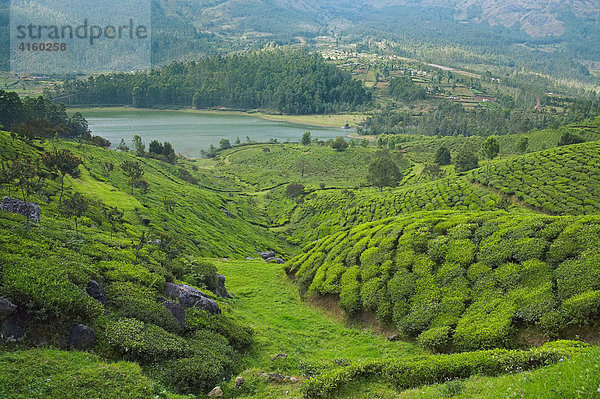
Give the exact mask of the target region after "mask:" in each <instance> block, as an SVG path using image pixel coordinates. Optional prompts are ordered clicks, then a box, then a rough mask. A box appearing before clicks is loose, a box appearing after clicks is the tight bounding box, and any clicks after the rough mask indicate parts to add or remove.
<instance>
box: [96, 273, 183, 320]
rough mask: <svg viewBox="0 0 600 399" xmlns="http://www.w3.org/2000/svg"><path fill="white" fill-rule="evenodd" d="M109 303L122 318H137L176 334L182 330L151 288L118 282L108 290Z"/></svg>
mask: <svg viewBox="0 0 600 399" xmlns="http://www.w3.org/2000/svg"><path fill="white" fill-rule="evenodd" d="M107 296H108V303H109V305H111V306H112V307H113V308H114V309H115V311H116V313H117V314H118V315H119V316H121V317H130V318H135V319H138V320H141V321H144V322H148V323H152V324H156V325H157V326H160V327H162V328H164V329H165V330H168V331H172V332H176V331H179V330H180V329H181V326H180V325H179V323H178V322H177V320H176V319H175V318H174V317H173V315H172V314H171V312H169V311H168V310H167V309H166V308H165V307H164V306H163V305H162V304H161V303H159V302H157V300H156V297H155V293H154V291H152V290H151V289H149V288H146V287H142V286H140V285H137V284H134V283H130V282H116V283H113V284H111V286H110V287H109V288H108V290H107Z"/></svg>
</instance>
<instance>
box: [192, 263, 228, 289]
mask: <svg viewBox="0 0 600 399" xmlns="http://www.w3.org/2000/svg"><path fill="white" fill-rule="evenodd" d="M183 281H185V282H187V283H188V284H191V285H193V286H196V287H201V288H206V289H207V290H209V291H213V292H214V291H215V290H216V289H217V287H218V285H219V279H218V278H217V267H216V266H215V265H214V264H212V263H210V262H208V261H205V260H202V261H196V262H191V263H190V264H189V265H188V266H187V271H186V274H185V275H184V276H183Z"/></svg>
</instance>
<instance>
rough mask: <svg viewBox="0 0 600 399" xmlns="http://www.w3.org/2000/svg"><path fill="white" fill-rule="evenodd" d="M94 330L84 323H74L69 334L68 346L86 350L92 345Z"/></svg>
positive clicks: (94, 338) (94, 335)
mask: <svg viewBox="0 0 600 399" xmlns="http://www.w3.org/2000/svg"><path fill="white" fill-rule="evenodd" d="M95 343H96V331H94V330H93V329H92V328H90V327H88V326H86V325H85V324H75V325H74V326H73V327H72V328H71V333H70V334H69V347H71V348H73V349H77V350H86V349H91V348H93V347H94V344H95Z"/></svg>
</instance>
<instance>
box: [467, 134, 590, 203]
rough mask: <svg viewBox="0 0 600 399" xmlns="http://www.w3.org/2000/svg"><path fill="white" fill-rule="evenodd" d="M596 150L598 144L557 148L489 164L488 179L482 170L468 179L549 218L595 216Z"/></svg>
mask: <svg viewBox="0 0 600 399" xmlns="http://www.w3.org/2000/svg"><path fill="white" fill-rule="evenodd" d="M599 150H600V142H598V141H594V142H590V143H585V144H578V145H571V146H566V147H558V148H554V149H551V150H546V151H542V152H536V153H533V154H528V155H526V156H523V157H519V158H515V159H512V160H508V161H504V162H496V163H493V164H492V166H491V167H490V175H489V179H488V178H486V173H485V170H483V169H479V170H476V171H474V172H472V174H471V175H470V178H471V179H472V180H473V181H476V182H479V183H481V184H486V185H489V186H491V187H493V188H495V189H497V190H499V191H501V192H502V193H504V194H507V195H514V196H515V197H517V198H518V199H519V200H522V201H523V202H525V203H526V204H528V205H529V206H531V207H534V208H537V209H542V210H544V211H546V212H549V213H552V214H568V215H586V214H597V213H599V212H600V204H599V203H598V198H599V197H600V191H599V190H600V175H599V174H598V172H599V170H600V169H599V168H600V163H599V162H600V152H599Z"/></svg>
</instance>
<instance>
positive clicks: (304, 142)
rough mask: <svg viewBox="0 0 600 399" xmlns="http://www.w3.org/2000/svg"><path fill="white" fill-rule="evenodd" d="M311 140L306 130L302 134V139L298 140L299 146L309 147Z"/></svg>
mask: <svg viewBox="0 0 600 399" xmlns="http://www.w3.org/2000/svg"><path fill="white" fill-rule="evenodd" d="M311 142H312V139H311V137H310V132H309V131H308V130H307V131H306V132H304V133H303V134H302V138H301V139H300V144H302V145H310V143H311Z"/></svg>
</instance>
